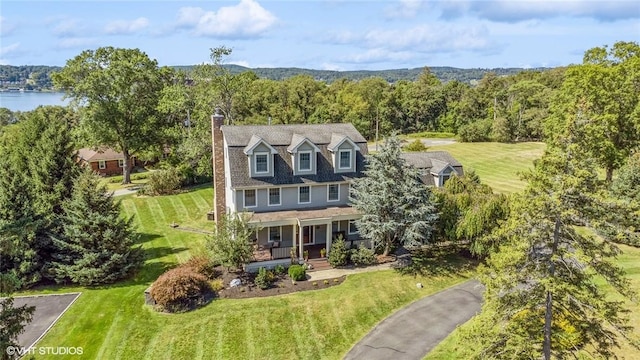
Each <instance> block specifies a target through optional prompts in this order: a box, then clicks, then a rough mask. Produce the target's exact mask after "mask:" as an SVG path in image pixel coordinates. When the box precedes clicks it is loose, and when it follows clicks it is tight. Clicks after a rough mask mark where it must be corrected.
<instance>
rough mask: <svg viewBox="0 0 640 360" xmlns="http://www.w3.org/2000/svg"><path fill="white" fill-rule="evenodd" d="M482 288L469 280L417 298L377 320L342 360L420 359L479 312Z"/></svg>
mask: <svg viewBox="0 0 640 360" xmlns="http://www.w3.org/2000/svg"><path fill="white" fill-rule="evenodd" d="M483 291H484V287H483V286H482V284H480V282H479V281H477V280H469V281H467V282H465V283H462V284H460V285H457V286H454V287H451V288H449V289H446V290H444V291H441V292H439V293H437V294H434V295H431V296H427V297H425V298H423V299H420V300H418V301H416V302H414V303H412V304H410V305H408V306H406V307H404V308H402V309H400V310H399V311H397V312H396V313H394V314H392V315H391V316H389V317H388V318H386V319H384V320H383V321H382V322H380V323H379V324H378V325H377V326H376V327H375V328H374V329H373V330H372V331H371V332H370V333H369V334H367V335H366V336H365V337H364V338H363V339H362V340H360V342H358V343H357V344H356V345H355V346H354V347H353V348H352V349H351V350H350V351H349V352H348V353H347V355H346V357H345V359H366V360H387V359H394V360H405V359H406V360H415V359H422V358H424V356H425V355H426V354H427V353H428V352H429V351H431V350H432V349H433V348H434V347H435V346H436V345H438V343H440V341H442V340H444V338H446V337H447V336H448V335H449V334H450V333H451V332H452V331H453V330H455V328H456V327H457V326H458V325H461V324H463V323H465V322H467V321H468V320H469V319H471V318H472V317H473V316H474V315H475V314H476V313H478V312H479V311H480V307H481V306H482V292H483Z"/></svg>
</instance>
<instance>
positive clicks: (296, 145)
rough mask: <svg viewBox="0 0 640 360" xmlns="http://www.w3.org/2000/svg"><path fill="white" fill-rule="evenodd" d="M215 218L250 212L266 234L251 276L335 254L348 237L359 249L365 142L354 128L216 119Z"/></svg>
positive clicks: (258, 235)
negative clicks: (357, 183)
mask: <svg viewBox="0 0 640 360" xmlns="http://www.w3.org/2000/svg"><path fill="white" fill-rule="evenodd" d="M212 122H213V147H214V191H215V216H216V219H219V217H220V216H221V214H223V213H234V212H243V211H245V212H249V213H250V214H251V219H250V221H249V223H250V224H254V225H256V226H257V227H259V228H260V230H259V231H258V232H257V233H256V238H255V243H256V247H257V249H258V251H257V252H256V260H262V261H266V262H261V263H259V264H260V265H258V264H256V263H254V264H250V265H249V266H248V267H247V270H249V271H251V270H256V269H257V267H258V266H266V267H272V266H275V265H276V264H278V263H283V264H284V263H288V262H289V261H290V258H291V254H292V251H293V254H294V255H295V256H296V257H302V256H303V254H304V252H305V250H306V251H308V252H309V255H310V257H311V258H313V257H317V256H318V254H319V250H320V248H325V249H326V251H327V254H328V253H329V250H330V249H331V242H332V241H333V240H334V239H335V238H336V237H337V236H338V235H340V234H342V235H343V237H344V238H345V239H347V240H349V241H350V244H351V245H352V246H357V245H358V243H360V242H361V241H362V240H360V237H359V234H358V232H357V229H356V227H355V224H354V220H357V219H359V218H360V217H361V216H360V214H359V213H358V212H357V211H356V209H355V208H352V207H351V206H350V205H349V186H350V185H349V184H350V182H351V181H352V180H353V179H354V178H356V177H360V176H362V174H363V173H362V171H363V169H364V156H365V155H366V154H367V142H366V140H365V138H364V137H363V136H362V135H361V134H360V133H359V132H358V131H357V130H356V129H355V127H354V126H353V125H351V124H318V125H247V126H223V125H222V122H223V116H222V115H214V116H213V117H212Z"/></svg>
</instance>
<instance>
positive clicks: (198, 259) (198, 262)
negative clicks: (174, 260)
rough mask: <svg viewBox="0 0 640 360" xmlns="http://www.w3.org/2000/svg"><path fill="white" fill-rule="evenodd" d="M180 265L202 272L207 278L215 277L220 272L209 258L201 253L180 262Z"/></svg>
mask: <svg viewBox="0 0 640 360" xmlns="http://www.w3.org/2000/svg"><path fill="white" fill-rule="evenodd" d="M181 266H183V267H186V268H190V269H192V270H193V271H195V272H197V273H198V274H202V275H204V276H206V277H207V279H209V280H211V279H215V278H216V277H218V276H219V275H220V274H218V272H217V271H216V270H215V267H214V264H213V262H212V261H211V259H210V258H208V257H206V256H202V255H198V256H193V257H191V258H190V259H189V260H187V262H185V263H184V264H182V265H181Z"/></svg>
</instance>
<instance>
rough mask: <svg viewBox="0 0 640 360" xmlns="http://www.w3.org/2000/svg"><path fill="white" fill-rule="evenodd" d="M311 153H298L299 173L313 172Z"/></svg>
mask: <svg viewBox="0 0 640 360" xmlns="http://www.w3.org/2000/svg"><path fill="white" fill-rule="evenodd" d="M311 169H312V168H311V151H301V152H299V153H298V171H311Z"/></svg>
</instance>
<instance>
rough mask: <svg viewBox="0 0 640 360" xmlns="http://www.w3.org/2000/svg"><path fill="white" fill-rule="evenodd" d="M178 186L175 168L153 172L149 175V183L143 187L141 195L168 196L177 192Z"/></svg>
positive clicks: (178, 181)
mask: <svg viewBox="0 0 640 360" xmlns="http://www.w3.org/2000/svg"><path fill="white" fill-rule="evenodd" d="M180 184H181V179H180V174H179V173H178V170H176V169H175V168H168V169H166V170H158V171H153V172H152V173H151V174H150V175H149V182H147V183H146V184H145V186H144V187H143V189H144V190H143V193H144V194H146V195H152V196H155V195H169V194H173V193H174V192H175V191H176V190H178V189H179V188H180Z"/></svg>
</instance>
